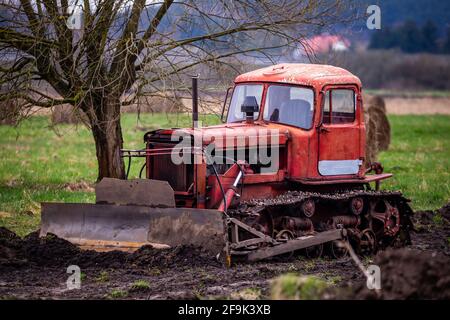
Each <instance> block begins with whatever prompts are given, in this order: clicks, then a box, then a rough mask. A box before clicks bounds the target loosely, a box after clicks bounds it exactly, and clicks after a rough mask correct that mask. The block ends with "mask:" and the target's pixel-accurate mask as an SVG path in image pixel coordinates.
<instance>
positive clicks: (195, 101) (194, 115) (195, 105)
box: [192, 75, 198, 128]
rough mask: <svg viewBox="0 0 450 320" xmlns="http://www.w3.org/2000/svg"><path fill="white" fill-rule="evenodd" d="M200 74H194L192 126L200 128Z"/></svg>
mask: <svg viewBox="0 0 450 320" xmlns="http://www.w3.org/2000/svg"><path fill="white" fill-rule="evenodd" d="M197 82H198V75H196V76H192V128H198V87H197Z"/></svg>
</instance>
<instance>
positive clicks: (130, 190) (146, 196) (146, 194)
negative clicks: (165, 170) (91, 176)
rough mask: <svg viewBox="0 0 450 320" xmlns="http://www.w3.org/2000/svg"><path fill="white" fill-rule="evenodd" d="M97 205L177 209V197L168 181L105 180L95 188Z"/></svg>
mask: <svg viewBox="0 0 450 320" xmlns="http://www.w3.org/2000/svg"><path fill="white" fill-rule="evenodd" d="M95 197H96V202H97V203H109V204H121V205H142V206H151V207H169V208H171V207H175V195H174V192H173V189H172V188H171V187H170V185H169V183H168V182H167V181H159V180H151V179H133V180H120V179H112V178H103V179H102V180H101V181H100V182H99V183H97V185H96V186H95Z"/></svg>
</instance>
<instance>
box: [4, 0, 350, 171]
mask: <svg viewBox="0 0 450 320" xmlns="http://www.w3.org/2000/svg"><path fill="white" fill-rule="evenodd" d="M77 5H78V6H79V8H80V9H79V10H80V12H81V13H82V17H83V22H82V24H81V27H80V28H79V29H76V28H75V29H74V28H71V27H70V26H71V25H70V24H68V23H67V21H68V19H69V17H70V15H71V10H74V8H75V7H76V6H77ZM0 6H1V7H0V9H1V11H0V61H1V67H0V85H1V90H0V101H4V100H11V99H14V100H16V101H21V102H22V105H23V108H29V107H31V106H37V107H43V108H48V107H53V106H56V105H60V104H71V105H73V106H74V107H75V108H78V110H81V111H82V113H84V114H85V115H86V118H87V119H88V125H89V127H90V128H91V130H92V134H93V137H94V140H95V146H96V153H97V159H98V178H99V179H101V178H103V177H117V178H123V177H124V164H123V160H122V158H121V157H120V149H121V148H122V145H123V139H122V131H121V126H120V110H121V106H122V105H124V104H125V103H132V102H133V101H135V100H136V99H138V98H139V96H141V95H144V94H153V95H158V94H159V95H166V94H167V93H168V92H173V91H174V90H178V89H180V87H181V86H182V84H183V81H184V78H183V75H185V74H187V73H189V72H191V73H192V72H194V71H195V68H198V67H199V66H204V65H205V64H208V65H209V66H210V67H213V68H222V67H223V66H224V65H225V66H229V67H230V68H232V67H233V63H232V62H233V59H237V60H239V59H240V60H241V61H242V59H243V61H250V60H249V58H248V57H252V56H253V57H255V56H258V57H266V58H267V59H271V58H273V57H274V56H275V55H282V54H283V48H285V47H286V46H292V45H299V44H301V43H302V39H304V37H305V35H306V32H307V28H311V27H321V26H325V25H327V24H332V23H334V22H335V21H337V20H338V19H339V13H340V12H341V9H342V4H341V1H340V0H334V1H330V0H308V1H298V0H281V1H280V0H235V1H230V0H180V1H174V0H161V1H158V0H153V1H146V0H135V1H128V0H100V1H92V0H84V1H74V3H70V2H69V1H68V0H60V1H57V0H36V1H31V0H20V1H19V0H11V1H2V2H1V4H0ZM75 12H76V11H75ZM70 18H71V19H73V16H71V17H70Z"/></svg>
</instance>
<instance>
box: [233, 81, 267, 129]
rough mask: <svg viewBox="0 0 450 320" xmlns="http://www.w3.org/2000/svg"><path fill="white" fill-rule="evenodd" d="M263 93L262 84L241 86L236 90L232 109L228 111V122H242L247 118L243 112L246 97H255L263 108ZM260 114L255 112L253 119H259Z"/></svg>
mask: <svg viewBox="0 0 450 320" xmlns="http://www.w3.org/2000/svg"><path fill="white" fill-rule="evenodd" d="M262 93H263V85H262V84H240V85H237V86H236V87H235V88H234V91H233V97H232V98H231V102H230V108H229V109H228V118H227V122H236V121H242V120H244V118H245V115H244V113H243V112H242V111H241V106H242V103H243V102H244V100H245V97H249V96H254V97H255V98H256V101H257V102H258V106H259V107H260V108H261V98H262ZM258 115H259V112H255V114H254V115H253V119H257V118H258Z"/></svg>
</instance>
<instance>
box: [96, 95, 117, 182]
mask: <svg viewBox="0 0 450 320" xmlns="http://www.w3.org/2000/svg"><path fill="white" fill-rule="evenodd" d="M102 100H103V101H101V103H99V105H97V106H92V109H91V110H92V111H94V112H93V113H95V116H94V115H93V114H91V115H90V117H89V118H90V122H91V128H92V134H93V136H94V140H95V149H96V152H97V161H98V178H97V181H100V180H101V179H102V178H105V177H108V178H118V179H124V178H125V166H124V161H123V158H122V157H121V154H120V149H122V147H123V138H122V127H121V125H120V102H119V100H118V99H106V98H105V99H102Z"/></svg>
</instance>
